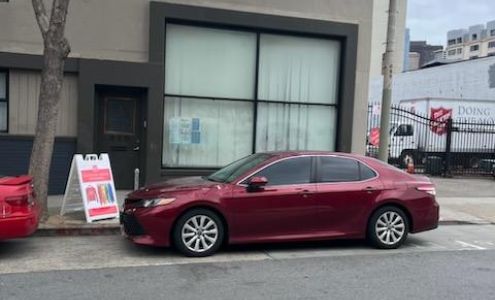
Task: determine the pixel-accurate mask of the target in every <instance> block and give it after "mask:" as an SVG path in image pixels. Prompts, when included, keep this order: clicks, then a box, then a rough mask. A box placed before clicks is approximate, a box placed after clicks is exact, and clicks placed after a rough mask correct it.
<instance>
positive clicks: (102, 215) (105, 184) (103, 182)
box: [60, 153, 119, 222]
mask: <svg viewBox="0 0 495 300" xmlns="http://www.w3.org/2000/svg"><path fill="white" fill-rule="evenodd" d="M81 199H82V202H83V203H82V204H83V205H82V207H81ZM81 208H83V209H84V212H85V214H86V221H87V222H93V221H96V220H102V219H111V218H118V217H119V205H118V202H117V194H116V192H115V185H114V183H113V175H112V167H111V166H110V159H109V158H108V154H106V153H103V154H101V155H100V156H99V157H98V155H96V154H88V155H86V156H85V157H83V156H82V155H81V154H76V155H74V157H73V158H72V165H71V167H70V173H69V179H68V180H67V186H66V187H65V194H64V199H63V203H62V207H61V211H60V214H61V215H63V214H64V213H65V212H67V211H69V210H80V209H81Z"/></svg>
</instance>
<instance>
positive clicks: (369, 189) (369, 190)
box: [363, 186, 378, 193]
mask: <svg viewBox="0 0 495 300" xmlns="http://www.w3.org/2000/svg"><path fill="white" fill-rule="evenodd" d="M377 190H378V189H376V188H374V187H372V186H367V187H365V188H364V189H363V191H366V192H368V193H373V192H374V191H377Z"/></svg>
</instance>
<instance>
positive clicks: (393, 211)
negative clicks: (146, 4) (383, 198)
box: [368, 206, 409, 249]
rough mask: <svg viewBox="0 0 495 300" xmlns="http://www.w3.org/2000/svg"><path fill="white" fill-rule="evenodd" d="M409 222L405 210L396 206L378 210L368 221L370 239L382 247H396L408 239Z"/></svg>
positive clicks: (378, 246) (374, 244) (376, 245)
mask: <svg viewBox="0 0 495 300" xmlns="http://www.w3.org/2000/svg"><path fill="white" fill-rule="evenodd" d="M408 232H409V222H408V219H407V216H406V214H405V213H404V211H403V210H402V209H400V208H398V207H395V206H384V207H381V208H379V209H378V210H376V211H375V212H374V213H373V215H372V216H371V218H370V221H369V223H368V239H369V241H370V242H371V243H372V244H373V246H375V247H377V248H380V249H396V248H398V247H400V246H401V245H402V244H403V243H404V241H405V240H406V239H407V234H408Z"/></svg>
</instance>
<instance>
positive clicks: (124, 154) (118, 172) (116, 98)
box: [96, 92, 145, 189]
mask: <svg viewBox="0 0 495 300" xmlns="http://www.w3.org/2000/svg"><path fill="white" fill-rule="evenodd" d="M98 98H99V105H98V112H99V113H98V134H97V138H98V140H97V141H96V145H97V148H98V149H97V150H98V152H99V153H108V154H109V156H110V163H111V165H112V170H113V176H114V181H115V187H116V188H117V189H132V188H133V186H134V170H135V169H136V168H140V166H141V163H140V157H141V153H144V149H143V146H144V143H143V141H142V136H143V135H144V134H143V130H144V125H145V121H144V118H143V103H144V101H143V100H144V97H143V96H142V95H140V93H138V92H129V93H124V94H122V93H112V92H100V93H99V97H98ZM141 177H142V176H141Z"/></svg>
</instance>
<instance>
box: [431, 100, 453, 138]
mask: <svg viewBox="0 0 495 300" xmlns="http://www.w3.org/2000/svg"><path fill="white" fill-rule="evenodd" d="M450 118H452V109H451V108H450V109H447V108H443V107H439V108H433V107H432V108H431V109H430V129H431V131H433V132H434V133H436V134H438V135H442V134H445V133H446V132H447V120H448V119H450Z"/></svg>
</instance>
